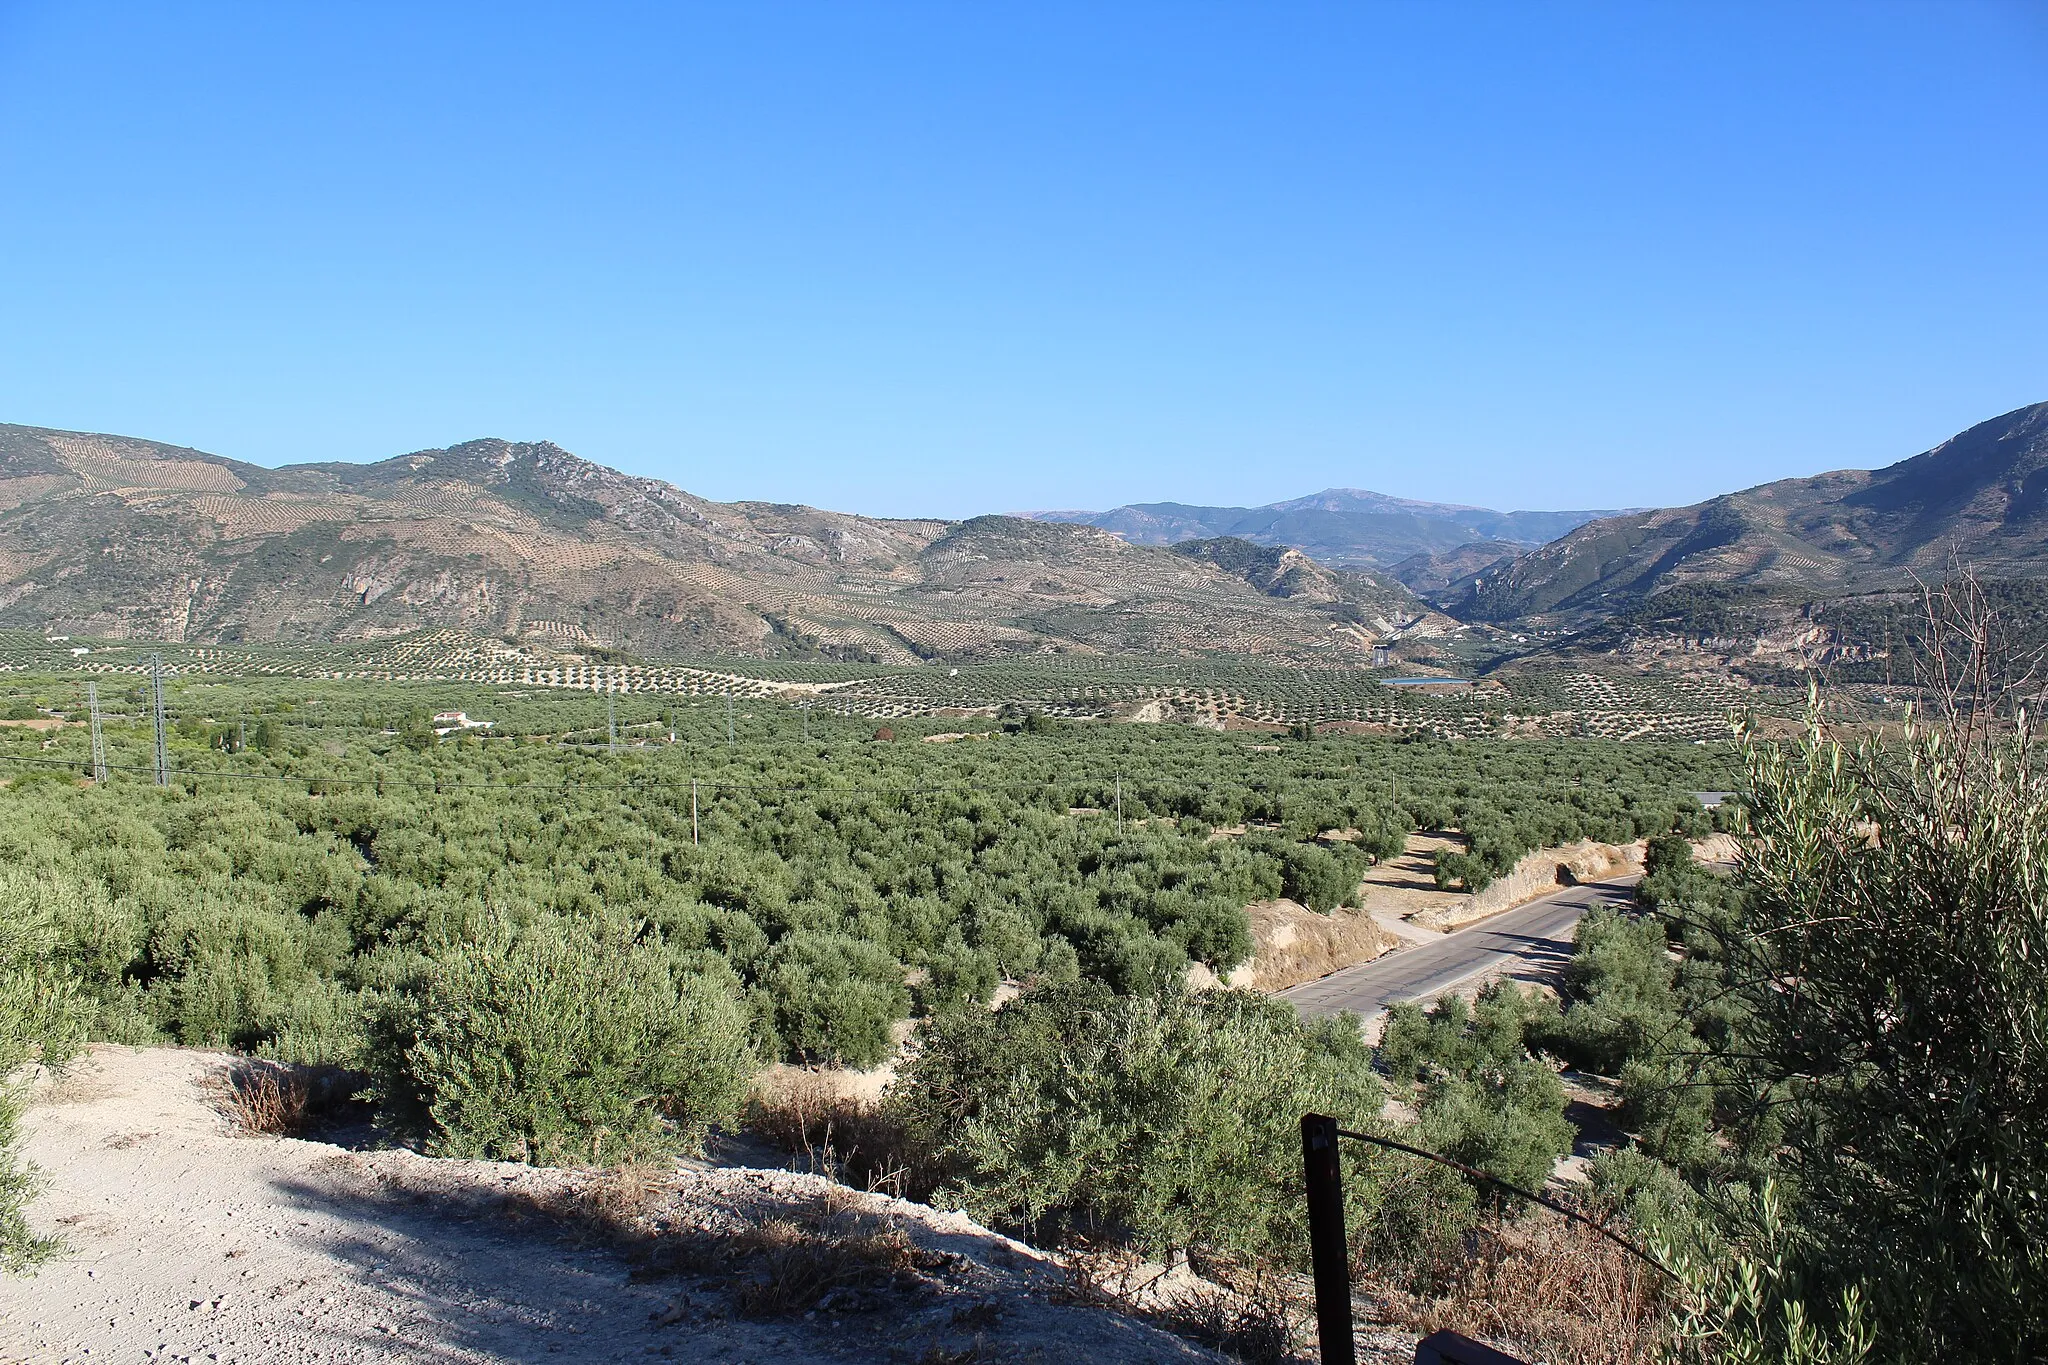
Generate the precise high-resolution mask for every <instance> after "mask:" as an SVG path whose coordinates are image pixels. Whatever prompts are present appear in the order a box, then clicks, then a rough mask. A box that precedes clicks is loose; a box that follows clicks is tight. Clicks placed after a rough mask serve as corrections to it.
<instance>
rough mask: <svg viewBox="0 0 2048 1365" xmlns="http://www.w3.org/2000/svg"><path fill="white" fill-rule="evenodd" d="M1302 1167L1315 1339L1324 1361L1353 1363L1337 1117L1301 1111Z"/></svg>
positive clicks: (1333, 1364) (1348, 1258)
mask: <svg viewBox="0 0 2048 1365" xmlns="http://www.w3.org/2000/svg"><path fill="white" fill-rule="evenodd" d="M1301 1170H1302V1176H1303V1179H1304V1181H1305V1183H1306V1185H1307V1187H1308V1250H1309V1259H1310V1260H1311V1262H1312V1263H1313V1264H1314V1267H1315V1283H1316V1340H1317V1342H1318V1344H1319V1345H1320V1346H1321V1347H1322V1356H1323V1365H1357V1359H1358V1357H1357V1353H1356V1347H1355V1346H1354V1345H1353V1343H1352V1337H1351V1264H1350V1263H1351V1255H1350V1251H1349V1248H1348V1247H1346V1245H1345V1242H1344V1170H1343V1167H1342V1165H1341V1164H1340V1163H1339V1161H1338V1159H1337V1120H1335V1119H1333V1118H1330V1117H1328V1116H1327V1115H1324V1114H1303V1115H1302V1116H1301Z"/></svg>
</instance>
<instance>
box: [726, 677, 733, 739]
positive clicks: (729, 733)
mask: <svg viewBox="0 0 2048 1365" xmlns="http://www.w3.org/2000/svg"><path fill="white" fill-rule="evenodd" d="M725 747H726V748H728V749H730V748H732V679H731V678H727V679H726V680H725Z"/></svg>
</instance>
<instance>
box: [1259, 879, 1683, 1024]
mask: <svg viewBox="0 0 2048 1365" xmlns="http://www.w3.org/2000/svg"><path fill="white" fill-rule="evenodd" d="M1640 880H1642V878H1641V875H1640V874H1631V875H1629V876H1626V877H1614V878H1611V879H1609V880H1607V881H1598V882H1587V883H1585V884H1584V885H1583V886H1574V887H1570V888H1568V889H1566V890H1563V891H1557V892H1553V893H1552V894H1550V895H1548V896H1544V897H1542V898H1541V899H1538V900H1533V901H1530V902H1529V903H1528V904H1527V905H1518V906H1516V907H1515V908H1514V909H1512V910H1505V911H1502V912H1501V913H1500V914H1498V915H1494V916H1492V917H1491V918H1489V919H1484V920H1481V921H1480V922H1479V923H1477V924H1473V925H1469V926H1467V927H1466V928H1463V929H1460V930H1458V931H1457V932H1455V933H1450V934H1445V935H1444V936H1443V937H1442V938H1441V939H1438V940H1436V941H1434V942H1430V943H1418V944H1415V945H1414V946H1413V947H1407V948H1399V949H1396V950H1395V951H1394V952H1391V953H1388V954H1387V955H1386V956H1385V957H1380V958H1375V959H1373V960H1372V961H1371V962H1361V963H1359V964H1358V965H1357V966H1355V967H1346V968H1344V969H1343V970H1342V971H1336V972H1331V973H1330V974H1329V975H1328V976H1326V977H1323V978H1321V979H1320V980H1316V981H1304V982H1302V983H1301V984H1300V985H1299V986H1290V987H1288V988H1287V989H1286V990H1284V991H1281V992H1280V998H1281V999H1282V1000H1287V1001H1291V1002H1292V1003H1293V1005H1294V1007H1295V1008H1296V1009H1298V1010H1300V1011H1301V1012H1302V1013H1303V1014H1305V1015H1307V1016H1309V1017H1310V1018H1318V1017H1320V1016H1322V1015H1327V1014H1336V1013H1339V1012H1340V1011H1343V1010H1350V1011H1351V1012H1353V1013H1354V1014H1360V1015H1364V1016H1366V1017H1368V1018H1369V1017H1371V1016H1372V1015H1375V1014H1378V1013H1379V1012H1380V1011H1381V1010H1384V1009H1385V1008H1386V1007H1387V1006H1389V1005H1393V1004H1397V1003H1399V1002H1400V1001H1403V1000H1427V999H1428V998H1430V997H1431V996H1434V995H1441V994H1442V993H1443V992H1445V991H1447V990H1449V989H1451V988H1452V987H1454V986H1457V985H1458V984H1460V983H1461V982H1465V981H1468V980H1470V979H1471V978H1473V977H1475V976H1479V975H1481V974H1482V973H1484V974H1490V975H1495V976H1515V977H1519V978H1523V979H1528V978H1531V977H1541V976H1545V975H1548V974H1551V973H1554V972H1555V971H1556V970H1557V969H1558V968H1560V967H1562V966H1563V965H1564V964H1565V963H1566V962H1569V961H1570V960H1571V956H1572V927H1573V926H1574V925H1576V924H1577V923H1578V922H1579V917H1580V916H1581V915H1583V914H1585V913H1586V912H1587V911H1588V910H1590V909H1592V908H1593V907H1594V906H1597V905H1623V904H1626V903H1628V902H1629V901H1630V900H1631V899H1633V897H1634V895H1635V885H1636V883H1637V882H1638V881H1640Z"/></svg>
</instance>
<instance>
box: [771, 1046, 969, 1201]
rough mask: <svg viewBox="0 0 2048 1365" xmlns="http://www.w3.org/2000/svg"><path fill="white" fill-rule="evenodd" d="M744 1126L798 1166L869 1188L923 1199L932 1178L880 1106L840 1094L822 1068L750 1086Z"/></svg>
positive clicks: (891, 1116) (894, 1119)
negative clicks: (757, 1087) (752, 1090)
mask: <svg viewBox="0 0 2048 1365" xmlns="http://www.w3.org/2000/svg"><path fill="white" fill-rule="evenodd" d="M747 1126H748V1127H749V1128H751V1129H752V1130H753V1131H754V1132H755V1133H757V1134H759V1135H760V1136H761V1137H763V1138H766V1139H767V1140H768V1141H769V1142H772V1143H774V1144H775V1145H776V1146H778V1147H780V1148H782V1150H784V1151H785V1152H788V1153H790V1154H791V1155H793V1156H795V1157H798V1158H800V1169H803V1170H806V1171H810V1172H812V1173H814V1174H817V1175H822V1176H824V1177H826V1178H827V1179H829V1180H836V1181H838V1182H839V1183H840V1184H842V1185H850V1186H852V1187H853V1188H855V1189H859V1190H866V1191H868V1192H869V1193H871V1194H873V1193H880V1194H886V1195H890V1196H892V1197H894V1198H897V1199H923V1198H924V1197H925V1196H927V1195H928V1194H930V1193H931V1189H932V1186H933V1184H934V1183H935V1180H934V1178H933V1175H932V1173H931V1171H930V1163H929V1162H928V1161H927V1160H926V1159H925V1157H924V1155H923V1153H922V1152H921V1151H919V1150H918V1149H917V1148H916V1147H915V1146H914V1144H912V1142H911V1141H910V1139H909V1137H908V1135H907V1134H906V1133H905V1131H904V1127H903V1124H902V1123H901V1121H900V1120H899V1119H898V1118H897V1116H896V1115H895V1113H894V1112H892V1111H891V1110H890V1109H889V1107H888V1106H887V1105H883V1104H876V1103H873V1102H871V1101H867V1100H861V1099H856V1098H854V1097H852V1096H849V1095H845V1094H841V1093H840V1092H839V1090H838V1089H837V1088H836V1087H835V1086H834V1085H833V1083H832V1078H831V1077H830V1076H829V1075H827V1074H824V1073H820V1072H815V1071H800V1072H795V1073H792V1074H790V1075H789V1076H788V1077H787V1078H786V1079H785V1080H782V1081H781V1082H779V1083H777V1084H775V1085H774V1086H772V1087H765V1088H763V1089H760V1090H757V1091H756V1092H755V1094H754V1097H753V1099H752V1100H751V1101H750V1102H749V1103H748V1106H747Z"/></svg>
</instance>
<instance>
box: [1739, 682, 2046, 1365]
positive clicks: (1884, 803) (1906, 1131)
mask: <svg viewBox="0 0 2048 1365" xmlns="http://www.w3.org/2000/svg"><path fill="white" fill-rule="evenodd" d="M1749 787H1750V790H1749V793H1748V795H1747V801H1748V804H1749V808H1750V819H1751V821H1752V824H1753V827H1754V829H1755V832H1756V835H1757V839H1756V842H1755V845H1754V847H1753V848H1752V850H1751V851H1750V856H1749V857H1748V859H1747V861H1746V864H1745V866H1744V869H1743V875H1744V878H1745V880H1746V881H1747V883H1748V884H1749V888H1750V891H1749V894H1748V895H1746V896H1744V897H1743V898H1742V899H1741V900H1740V902H1739V904H1738V908H1737V911H1736V913H1735V916H1734V918H1733V920H1732V922H1731V923H1730V925H1729V926H1728V932H1727V933H1726V934H1725V936H1724V939H1723V953H1724V960H1725V961H1726V963H1727V970H1728V975H1729V980H1730V984H1731V988H1732V989H1733V990H1734V991H1735V992H1736V994H1737V996H1738V998H1739V999H1740V1001H1741V1004H1742V1007H1743V1008H1742V1014H1741V1015H1740V1018H1739V1021H1738V1026H1737V1028H1736V1031H1735V1036H1734V1045H1733V1046H1732V1047H1731V1048H1730V1049H1729V1050H1728V1052H1727V1054H1726V1056H1725V1057H1723V1058H1721V1059H1720V1060H1721V1064H1722V1065H1723V1066H1724V1067H1725V1068H1726V1071H1727V1073H1728V1075H1729V1078H1730V1086H1731V1088H1732V1089H1733V1090H1735V1091H1737V1092H1738V1093H1740V1094H1742V1095H1744V1096H1746V1097H1747V1098H1748V1100H1749V1101H1750V1102H1751V1103H1752V1104H1755V1105H1758V1106H1762V1105H1768V1106H1769V1107H1770V1109H1771V1111H1772V1112H1773V1114H1774V1116H1775V1118H1776V1120H1777V1122H1778V1123H1779V1124H1780V1125H1781V1132H1782V1138H1781V1139H1780V1141H1779V1142H1778V1144H1777V1155H1778V1162H1779V1165H1780V1166H1781V1168H1782V1169H1783V1171H1784V1174H1785V1181H1786V1186H1787V1199H1788V1210H1789V1216H1790V1218H1791V1220H1792V1221H1793V1222H1794V1223H1795V1224H1797V1225H1798V1226H1799V1228H1800V1229H1801V1230H1802V1231H1803V1232H1804V1233H1805V1235H1806V1237H1807V1238H1808V1243H1807V1244H1808V1246H1809V1247H1810V1249H1811V1254H1810V1255H1809V1257H1808V1258H1807V1259H1806V1260H1805V1261H1804V1262H1803V1263H1802V1266H1801V1269H1802V1270H1803V1271H1804V1273H1806V1274H1807V1275H1808V1277H1809V1278H1810V1279H1811V1280H1812V1281H1813V1282H1814V1283H1816V1284H1817V1285H1819V1286H1820V1287H1821V1289H1822V1290H1824V1291H1827V1293H1828V1296H1831V1295H1832V1293H1833V1292H1834V1291H1846V1290H1847V1289H1848V1288H1851V1287H1856V1286H1860V1287H1861V1288H1862V1290H1863V1292H1864V1293H1865V1294H1866V1296H1867V1300H1868V1304H1869V1309H1870V1315H1871V1320H1872V1322H1873V1324H1874V1325H1875V1327H1876V1331H1877V1341H1878V1350H1879V1352H1880V1354H1881V1355H1882V1356H1884V1357H1886V1358H1890V1359H1898V1360H1936V1359H1950V1358H1954V1357H1955V1356H1957V1355H1959V1354H1967V1355H1970V1356H1972V1357H1973V1358H1976V1359H1983V1360H2024V1359H2031V1358H2033V1357H2032V1355H2031V1354H2030V1353H2032V1352H2037V1351H2038V1350H2039V1348H2040V1346H2041V1343H2043V1342H2044V1341H2048V1143H2044V1142H2043V1141H2042V1115H2043V1114H2048V771H2044V768H2043V763H2042V759H2041V755H2040V751H2039V749H2038V748H2037V746H2036V743H2035V740H2034V737H2033V734H2032V732H2031V730H2030V728H2029V727H2028V724H2027V722H2026V720H2025V718H2024V717H2021V718H2020V719H2019V720H2018V722H2017V725H2016V726H2015V725H2013V724H2008V723H2004V722H2002V721H1999V720H1996V719H1994V713H1992V712H1991V711H1990V710H1989V708H1986V709H1984V710H1979V711H1971V712H1962V713H1958V714H1955V715H1952V716H1950V717H1948V718H1947V719H1946V720H1945V721H1943V722H1942V723H1939V724H1935V725H1931V726H1930V725H1920V724H1915V725H1912V726H1909V727H1908V729H1907V731H1906V733H1905V734H1904V735H1903V736H1902V737H1900V738H1898V739H1897V740H1895V741H1892V742H1878V741H1865V742H1862V743H1860V744H1858V745H1856V746H1854V747H1850V746H1847V745H1844V744H1841V743H1838V742H1836V741H1835V740H1834V739H1833V738H1832V737H1830V736H1829V735H1828V734H1827V733H1826V732H1825V731H1824V729H1823V728H1822V727H1821V726H1820V725H1819V724H1818V722H1816V723H1815V724H1814V726H1813V727H1812V729H1811V730H1810V731H1809V733H1808V735H1807V737H1806V738H1805V740H1804V741H1803V742H1800V743H1797V744H1790V745H1773V744H1762V743H1759V744H1756V745H1753V746H1752V747H1751V748H1750V750H1749Z"/></svg>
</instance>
